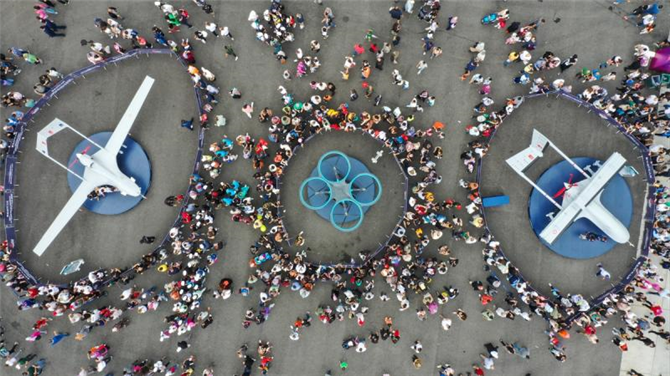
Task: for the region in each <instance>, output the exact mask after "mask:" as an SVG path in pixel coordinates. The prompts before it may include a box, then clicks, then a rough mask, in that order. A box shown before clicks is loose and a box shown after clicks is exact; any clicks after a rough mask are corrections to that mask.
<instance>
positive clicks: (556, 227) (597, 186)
mask: <svg viewBox="0 0 670 376" xmlns="http://www.w3.org/2000/svg"><path fill="white" fill-rule="evenodd" d="M625 164H626V159H625V158H624V157H623V156H622V155H621V154H619V153H614V154H612V155H611V156H610V157H609V158H608V159H607V161H605V163H604V164H603V166H602V167H600V168H599V169H598V171H596V173H595V174H593V176H592V177H591V178H590V179H589V180H588V183H587V184H586V185H585V186H584V187H583V188H582V189H581V191H580V192H579V194H578V195H577V196H576V197H575V198H574V199H573V200H572V202H571V203H570V204H569V205H567V206H564V207H563V209H561V211H559V212H558V214H557V215H556V216H555V217H554V219H553V220H552V221H551V222H550V223H549V224H548V225H547V227H545V228H544V230H542V232H541V233H540V238H542V239H544V240H545V241H546V242H547V243H549V244H552V243H553V242H554V241H555V240H556V239H557V238H558V237H559V236H560V235H561V233H562V232H563V231H564V230H565V229H566V228H568V226H570V224H571V223H572V222H573V221H574V220H575V218H577V217H578V216H579V215H580V214H582V213H581V212H582V211H583V210H585V209H586V208H587V205H589V204H590V203H592V202H593V200H594V199H595V198H597V197H598V195H599V194H600V193H601V192H602V191H603V189H605V186H606V185H607V183H609V181H610V180H611V179H612V178H613V177H614V175H616V174H617V173H618V172H619V170H620V169H621V168H622V167H623V166H624V165H625ZM583 216H584V217H586V218H588V216H587V215H586V214H585V215H583ZM594 223H595V222H594Z"/></svg>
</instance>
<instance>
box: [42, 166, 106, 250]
mask: <svg viewBox="0 0 670 376" xmlns="http://www.w3.org/2000/svg"><path fill="white" fill-rule="evenodd" d="M97 183H98V182H96V181H95V179H87V180H84V181H82V182H81V184H79V187H78V188H77V189H76V190H75V191H74V193H73V194H72V197H70V199H69V200H68V202H67V204H65V206H64V207H63V209H61V211H60V213H58V216H57V217H56V219H54V221H53V223H51V226H49V228H48V229H47V231H46V232H45V233H44V235H42V239H40V241H39V242H38V243H37V245H36V246H35V249H33V252H35V254H37V255H38V256H42V254H43V253H44V251H46V250H47V248H49V245H51V243H52V242H53V241H54V239H56V237H57V236H58V234H60V232H61V231H62V230H63V228H64V227H65V225H67V223H68V222H70V219H71V218H72V217H73V216H74V215H75V213H77V210H79V208H80V207H81V206H82V205H83V204H84V202H86V199H87V198H88V194H89V193H90V192H91V191H92V190H93V189H95V187H97V186H99V185H104V184H105V182H101V184H97Z"/></svg>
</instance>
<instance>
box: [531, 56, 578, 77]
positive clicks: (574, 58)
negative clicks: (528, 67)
mask: <svg viewBox="0 0 670 376" xmlns="http://www.w3.org/2000/svg"><path fill="white" fill-rule="evenodd" d="M524 64H525V63H524ZM575 64H577V54H574V55H572V56H570V57H569V58H567V59H565V60H563V61H562V62H561V65H560V68H561V71H560V72H559V74H561V73H563V72H565V70H566V69H568V68H570V67H571V66H573V65H575Z"/></svg>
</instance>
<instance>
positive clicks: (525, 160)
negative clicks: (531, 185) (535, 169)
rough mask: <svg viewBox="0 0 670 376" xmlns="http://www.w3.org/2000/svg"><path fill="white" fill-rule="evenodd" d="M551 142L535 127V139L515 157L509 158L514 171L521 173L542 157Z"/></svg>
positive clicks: (508, 161)
mask: <svg viewBox="0 0 670 376" xmlns="http://www.w3.org/2000/svg"><path fill="white" fill-rule="evenodd" d="M548 144H549V139H548V138H547V137H545V136H544V135H543V134H542V133H540V132H538V131H537V130H536V129H533V139H532V140H531V142H530V146H529V147H527V148H525V149H523V150H521V151H520V152H518V153H516V154H515V155H514V156H513V157H511V158H508V159H507V164H508V165H510V167H512V168H513V169H514V171H516V172H518V173H521V172H523V171H525V170H526V169H527V168H528V167H529V166H530V165H531V164H533V162H535V161H536V160H537V158H542V156H543V155H544V149H545V148H546V147H547V145H548Z"/></svg>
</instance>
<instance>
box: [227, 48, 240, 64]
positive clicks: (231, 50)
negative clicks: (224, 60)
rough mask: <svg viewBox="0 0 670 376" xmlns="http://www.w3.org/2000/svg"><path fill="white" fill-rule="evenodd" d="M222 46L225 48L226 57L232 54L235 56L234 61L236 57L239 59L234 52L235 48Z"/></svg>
mask: <svg viewBox="0 0 670 376" xmlns="http://www.w3.org/2000/svg"><path fill="white" fill-rule="evenodd" d="M224 48H225V49H226V57H228V56H232V57H234V58H235V61H237V59H239V57H238V56H237V54H235V50H233V47H232V46H225V47H224Z"/></svg>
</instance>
